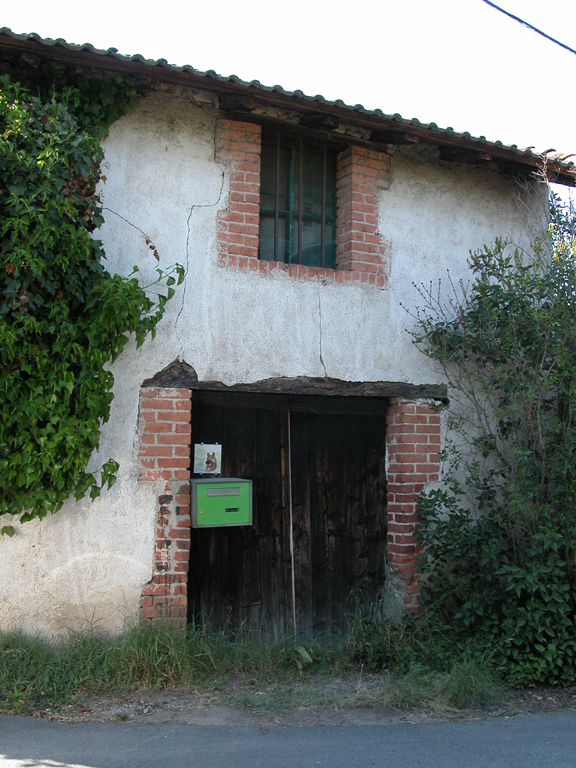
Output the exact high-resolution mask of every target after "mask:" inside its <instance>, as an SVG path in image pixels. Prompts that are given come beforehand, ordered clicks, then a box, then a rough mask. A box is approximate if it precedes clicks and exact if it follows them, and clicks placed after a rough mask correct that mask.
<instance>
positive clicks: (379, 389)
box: [142, 360, 448, 401]
mask: <svg viewBox="0 0 576 768" xmlns="http://www.w3.org/2000/svg"><path fill="white" fill-rule="evenodd" d="M142 386H143V387H182V388H185V389H196V390H212V391H217V392H246V393H250V392H253V393H261V394H287V395H289V394H294V395H325V396H328V397H428V398H434V399H437V400H441V401H447V398H448V388H447V386H446V384H410V383H408V382H404V381H343V380H341V379H329V378H311V377H308V376H297V377H295V378H285V377H281V378H274V379H264V380H262V381H255V382H252V383H249V384H233V385H232V386H228V385H226V384H222V382H220V381H198V375H197V374H196V371H195V370H194V369H193V368H192V367H191V366H189V365H187V363H183V362H180V361H178V360H175V361H174V362H173V363H171V364H170V365H169V366H167V367H166V368H164V370H162V371H160V372H159V373H157V374H156V375H155V376H153V377H152V378H150V379H146V380H145V381H144V382H142Z"/></svg>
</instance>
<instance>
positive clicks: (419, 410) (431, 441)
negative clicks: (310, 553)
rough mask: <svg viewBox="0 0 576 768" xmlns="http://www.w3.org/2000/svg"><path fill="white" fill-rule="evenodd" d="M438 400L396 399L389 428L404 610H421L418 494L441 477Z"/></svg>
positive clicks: (393, 551) (394, 559) (393, 536)
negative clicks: (419, 596)
mask: <svg viewBox="0 0 576 768" xmlns="http://www.w3.org/2000/svg"><path fill="white" fill-rule="evenodd" d="M438 405H439V404H438V402H437V401H435V400H423V399H422V400H407V399H400V398H398V399H395V400H393V401H392V404H391V407H390V410H389V412H388V418H387V428H386V452H387V456H386V476H387V502H388V504H387V522H388V533H387V545H386V547H387V548H386V558H387V561H388V565H389V567H390V570H391V572H392V574H398V575H399V576H401V579H400V580H399V582H400V583H401V585H402V586H401V588H400V589H399V590H398V591H399V592H401V593H402V594H401V595H399V596H400V597H401V599H402V600H403V610H404V612H406V613H412V612H415V611H417V610H418V595H419V590H420V585H419V583H418V573H417V571H416V556H417V554H418V552H417V546H416V524H417V522H418V516H417V505H418V497H419V496H420V494H421V493H422V491H423V490H424V489H425V488H426V486H427V485H428V483H433V482H435V481H437V480H438V479H439V477H440V413H439V412H438Z"/></svg>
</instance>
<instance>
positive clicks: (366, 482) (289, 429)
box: [188, 391, 386, 638]
mask: <svg viewBox="0 0 576 768" xmlns="http://www.w3.org/2000/svg"><path fill="white" fill-rule="evenodd" d="M326 401H328V398H321V397H304V396H301V397H297V396H290V397H284V396H282V395H246V394H244V395H230V394H229V393H219V392H204V391H199V392H197V391H194V392H193V394H192V444H194V443H220V444H221V445H222V475H221V476H222V477H241V478H249V479H252V480H253V488H254V505H253V525H252V526H250V527H248V526H246V527H234V528H208V529H192V541H191V550H190V571H189V585H188V604H189V616H188V618H189V621H205V622H208V623H210V624H211V625H212V626H213V627H215V628H218V629H228V628H229V629H233V628H237V627H240V626H245V627H250V628H257V629H260V630H262V631H263V632H264V633H266V634H267V635H269V636H271V637H274V638H282V637H284V636H287V635H288V634H292V633H293V631H294V627H293V617H294V606H295V617H296V625H297V634H298V636H299V637H300V638H307V637H310V636H312V635H317V634H318V633H321V632H326V631H328V632H341V631H345V629H346V620H347V616H348V614H349V612H350V611H353V610H354V609H355V606H356V605H357V603H358V602H360V603H363V602H364V603H365V602H366V601H368V600H371V599H374V598H375V597H377V596H378V594H379V591H380V590H381V589H382V587H383V584H384V578H385V560H386V487H385V435H386V431H385V430H386V418H385V403H384V402H382V401H380V400H379V401H378V402H376V399H373V400H372V401H368V399H367V398H337V399H336V398H330V399H329V401H328V402H326ZM341 401H342V402H341ZM357 401H359V402H357ZM198 476H199V475H196V477H198ZM293 594H295V602H293V599H292V596H293Z"/></svg>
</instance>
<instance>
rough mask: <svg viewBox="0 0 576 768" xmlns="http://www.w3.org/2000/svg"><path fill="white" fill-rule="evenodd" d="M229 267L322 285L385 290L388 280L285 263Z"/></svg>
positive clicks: (360, 272)
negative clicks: (367, 287) (368, 287)
mask: <svg viewBox="0 0 576 768" xmlns="http://www.w3.org/2000/svg"><path fill="white" fill-rule="evenodd" d="M229 266H235V267H239V268H240V269H248V270H250V271H252V272H259V273H260V274H265V275H266V274H267V275H282V274H284V275H287V276H288V277H289V278H292V279H296V280H312V281H314V282H320V283H336V284H350V285H352V284H355V285H358V284H360V285H375V286H376V287H378V288H385V287H386V284H387V281H388V278H387V276H386V275H384V274H376V273H375V272H370V273H369V272H365V271H359V270H356V269H353V270H351V271H349V270H344V269H342V270H341V269H328V268H327V267H308V266H306V265H305V264H285V263H284V262H283V261H263V260H262V261H256V263H254V262H253V261H248V262H247V263H242V264H240V262H239V261H238V262H236V261H234V260H233V259H231V260H229Z"/></svg>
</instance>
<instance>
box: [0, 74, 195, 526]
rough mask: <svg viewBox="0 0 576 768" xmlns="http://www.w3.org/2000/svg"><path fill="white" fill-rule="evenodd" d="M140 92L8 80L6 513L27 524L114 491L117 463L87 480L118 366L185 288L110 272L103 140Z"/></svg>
mask: <svg viewBox="0 0 576 768" xmlns="http://www.w3.org/2000/svg"><path fill="white" fill-rule="evenodd" d="M135 95H136V91H135V89H134V85H133V84H132V83H130V82H128V81H123V80H120V79H117V80H102V81H86V80H81V79H78V83H77V85H75V86H73V87H70V86H61V87H60V86H54V83H53V82H52V85H51V88H50V89H48V88H46V87H45V86H43V85H42V84H40V85H37V87H35V88H33V87H30V88H26V87H24V86H22V85H20V84H19V83H13V82H11V81H10V79H9V77H8V76H6V75H5V76H2V77H1V78H0V136H1V137H2V140H1V142H0V515H5V514H11V515H19V516H20V521H21V522H26V521H27V520H30V519H32V518H35V517H39V518H41V517H44V516H45V515H46V514H47V513H48V512H56V511H57V510H58V509H59V508H60V507H61V506H62V504H63V502H64V500H65V499H66V498H68V496H69V495H70V494H71V493H74V494H75V495H76V498H80V497H81V496H83V495H84V494H85V493H86V492H87V491H88V490H90V495H91V497H92V498H94V497H95V496H97V495H98V493H99V492H100V489H101V487H102V486H103V485H104V484H105V483H107V484H108V485H110V484H111V483H113V482H114V480H115V472H116V469H117V464H116V462H114V461H112V460H110V461H107V462H106V463H105V464H104V465H103V467H102V470H101V474H100V479H98V478H97V476H96V475H95V474H94V473H92V472H86V466H87V463H88V459H89V458H90V455H91V454H92V452H93V451H94V450H95V449H96V448H97V447H98V443H99V436H100V432H99V431H100V425H101V424H102V423H103V422H105V421H106V420H107V419H108V417H109V413H110V403H111V401H112V397H113V395H112V391H111V390H112V384H113V376H112V373H111V372H110V370H109V368H108V365H109V363H111V362H113V361H114V360H115V359H116V358H117V357H118V355H119V354H120V352H121V351H122V349H123V347H124V345H125V344H126V342H127V340H128V337H129V335H130V334H132V333H133V334H135V337H136V341H137V343H138V345H140V344H142V342H143V340H144V338H145V337H146V335H147V334H148V333H152V334H153V333H154V328H155V326H156V324H157V323H158V321H159V320H160V318H161V317H162V315H163V312H164V306H165V303H166V301H167V300H168V299H169V298H170V297H171V295H172V294H173V292H174V289H173V288H171V287H170V286H171V285H172V284H174V282H175V278H174V277H173V276H172V274H171V273H168V274H164V273H162V271H161V270H158V273H159V278H158V281H157V283H156V284H155V285H158V284H161V286H160V287H162V285H163V286H164V288H163V290H161V291H160V293H159V294H157V295H155V296H154V297H151V296H150V294H149V293H148V292H147V291H146V289H145V288H143V287H142V286H140V284H139V283H138V280H137V279H136V277H134V276H133V275H132V276H130V277H129V278H125V277H121V276H119V275H110V274H109V273H108V272H107V271H106V269H105V268H104V266H103V259H104V258H105V256H104V251H103V249H102V245H101V243H100V241H99V240H97V239H96V238H95V237H94V232H95V230H96V229H97V228H98V227H99V226H100V225H101V224H102V222H103V218H102V210H101V205H100V200H99V197H98V194H97V191H96V186H97V184H98V182H99V181H100V180H101V179H102V178H103V177H102V176H101V174H100V162H101V160H102V157H103V154H102V149H101V146H100V140H101V139H102V138H103V137H104V136H105V135H106V132H107V129H108V126H109V124H110V123H111V122H112V121H113V120H115V119H116V118H118V117H119V116H120V115H122V114H123V113H124V112H126V111H128V110H129V109H130V107H131V105H132V103H133V101H134V98H135ZM175 270H176V271H177V272H178V275H179V279H180V280H181V279H182V270H181V268H179V267H177V268H175ZM172 271H174V270H171V272H172ZM150 287H151V286H148V288H150ZM2 530H3V532H5V533H9V534H11V533H13V529H12V528H11V527H10V526H5V527H4V528H3V529H2Z"/></svg>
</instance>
